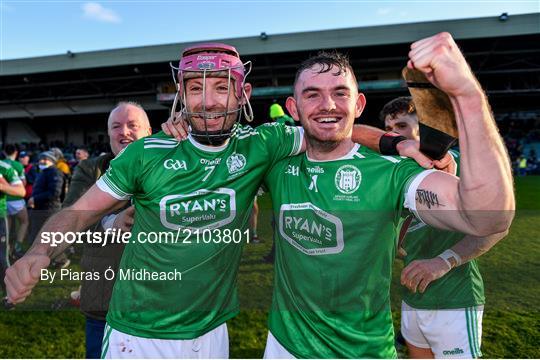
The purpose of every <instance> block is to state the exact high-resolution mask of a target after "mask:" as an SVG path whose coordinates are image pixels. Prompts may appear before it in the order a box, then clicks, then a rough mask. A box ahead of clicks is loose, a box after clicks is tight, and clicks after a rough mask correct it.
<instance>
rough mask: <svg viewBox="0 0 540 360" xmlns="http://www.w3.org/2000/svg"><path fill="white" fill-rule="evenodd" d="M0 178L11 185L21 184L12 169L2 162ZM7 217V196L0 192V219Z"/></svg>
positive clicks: (0, 164) (0, 162)
mask: <svg viewBox="0 0 540 360" xmlns="http://www.w3.org/2000/svg"><path fill="white" fill-rule="evenodd" d="M0 176H1V177H3V178H4V179H6V181H7V182H8V183H10V184H11V185H17V184H22V181H21V179H20V178H19V176H18V175H17V173H16V172H15V170H14V169H13V167H12V166H11V165H10V164H9V163H7V162H6V161H4V160H0ZM6 215H7V195H6V194H5V193H3V192H0V217H6Z"/></svg>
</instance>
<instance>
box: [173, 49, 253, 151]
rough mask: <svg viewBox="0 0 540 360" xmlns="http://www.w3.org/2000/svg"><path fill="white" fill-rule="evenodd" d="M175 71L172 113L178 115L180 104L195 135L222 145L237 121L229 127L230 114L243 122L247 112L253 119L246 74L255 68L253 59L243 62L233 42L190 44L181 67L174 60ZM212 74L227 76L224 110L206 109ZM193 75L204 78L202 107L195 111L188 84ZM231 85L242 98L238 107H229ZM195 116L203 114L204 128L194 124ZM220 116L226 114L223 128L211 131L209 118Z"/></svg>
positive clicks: (237, 95) (181, 111) (235, 94)
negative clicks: (188, 94)
mask: <svg viewBox="0 0 540 360" xmlns="http://www.w3.org/2000/svg"><path fill="white" fill-rule="evenodd" d="M171 71H172V75H173V79H174V82H175V84H176V89H177V93H176V96H175V98H174V102H173V106H172V109H171V117H172V118H173V119H175V115H176V108H177V106H180V109H179V112H180V114H181V115H183V116H185V119H186V121H187V122H188V123H189V124H190V126H191V135H192V136H193V137H194V138H195V139H196V140H197V141H199V142H201V143H204V144H209V145H220V144H222V143H223V142H225V141H226V140H227V139H228V138H229V137H230V136H231V135H232V132H233V128H234V125H233V126H231V127H230V128H228V129H226V128H225V125H226V123H227V118H228V117H230V116H236V122H239V121H240V119H241V116H242V113H243V114H244V116H245V118H246V120H247V121H252V120H253V110H252V109H251V104H250V103H249V99H248V97H247V94H246V92H245V90H244V84H245V78H246V76H247V75H248V74H249V73H250V72H251V62H250V61H248V62H246V63H242V61H241V60H240V56H239V54H238V52H237V51H236V49H235V48H234V47H233V46H230V45H226V44H220V43H208V44H200V45H195V46H192V47H188V48H186V49H185V50H184V51H183V52H182V57H181V58H180V63H179V65H178V67H177V68H176V67H174V66H173V65H172V64H171ZM209 77H222V78H227V103H226V105H225V109H224V111H221V112H209V111H207V110H206V109H207V107H206V101H205V95H206V78H209ZM192 78H202V84H203V89H202V109H201V111H193V110H192V109H189V108H188V105H187V104H188V103H187V94H186V86H185V84H186V81H187V80H188V79H192ZM231 87H232V88H233V89H232V91H233V92H234V96H235V97H236V98H237V99H238V107H236V108H233V109H230V108H229V106H230V104H229V98H230V94H231ZM179 100H180V101H179ZM193 117H199V118H202V119H203V120H204V121H203V122H204V129H203V130H201V129H195V127H194V126H193ZM217 117H223V118H224V120H223V124H222V126H221V129H220V130H214V131H209V130H208V125H207V122H206V120H208V119H213V118H217ZM236 122H235V123H236Z"/></svg>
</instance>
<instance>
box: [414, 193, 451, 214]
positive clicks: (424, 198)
mask: <svg viewBox="0 0 540 360" xmlns="http://www.w3.org/2000/svg"><path fill="white" fill-rule="evenodd" d="M416 201H417V202H418V203H419V204H423V205H426V206H427V208H428V209H431V208H432V207H441V206H444V205H443V204H441V203H440V202H439V197H438V195H437V193H434V192H433V191H429V190H424V189H418V190H416Z"/></svg>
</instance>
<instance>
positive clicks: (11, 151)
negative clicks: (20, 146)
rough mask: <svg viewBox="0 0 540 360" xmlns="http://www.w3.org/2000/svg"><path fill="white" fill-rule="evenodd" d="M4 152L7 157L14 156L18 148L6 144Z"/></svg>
mask: <svg viewBox="0 0 540 360" xmlns="http://www.w3.org/2000/svg"><path fill="white" fill-rule="evenodd" d="M4 152H5V153H6V155H13V154H15V153H16V152H17V147H16V146H15V145H13V144H6V145H5V146H4Z"/></svg>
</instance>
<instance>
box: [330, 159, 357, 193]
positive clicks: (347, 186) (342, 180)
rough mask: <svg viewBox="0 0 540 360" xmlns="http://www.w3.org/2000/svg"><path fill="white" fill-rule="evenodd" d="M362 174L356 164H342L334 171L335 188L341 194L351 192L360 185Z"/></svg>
mask: <svg viewBox="0 0 540 360" xmlns="http://www.w3.org/2000/svg"><path fill="white" fill-rule="evenodd" d="M361 181H362V174H361V173H360V170H358V168H357V167H356V166H353V165H343V166H341V167H340V168H339V169H338V170H337V171H336V176H335V177H334V182H335V184H336V188H337V189H338V190H339V191H340V192H341V193H343V194H352V193H353V192H355V191H356V190H358V188H359V187H360V182H361Z"/></svg>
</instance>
